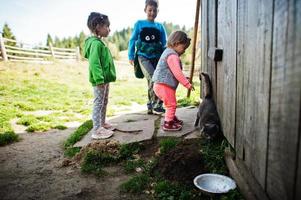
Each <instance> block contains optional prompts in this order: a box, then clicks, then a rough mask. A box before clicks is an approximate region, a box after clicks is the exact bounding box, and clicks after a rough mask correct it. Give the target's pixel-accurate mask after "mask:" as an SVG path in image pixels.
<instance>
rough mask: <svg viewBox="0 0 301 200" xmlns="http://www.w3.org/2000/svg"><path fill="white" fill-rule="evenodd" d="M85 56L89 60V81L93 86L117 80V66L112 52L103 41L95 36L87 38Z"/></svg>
mask: <svg viewBox="0 0 301 200" xmlns="http://www.w3.org/2000/svg"><path fill="white" fill-rule="evenodd" d="M84 54H85V58H87V59H88V60H89V81H90V82H91V84H92V86H96V85H99V84H103V83H109V82H114V81H115V80H116V71H115V65H114V62H113V58H112V55H111V52H110V50H109V49H108V47H107V46H106V45H105V44H104V43H103V41H101V39H99V38H97V37H95V36H91V37H89V38H87V39H86V41H85V47H84Z"/></svg>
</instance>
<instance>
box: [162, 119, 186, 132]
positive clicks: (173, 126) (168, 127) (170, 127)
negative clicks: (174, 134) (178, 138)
mask: <svg viewBox="0 0 301 200" xmlns="http://www.w3.org/2000/svg"><path fill="white" fill-rule="evenodd" d="M181 129H182V125H180V124H177V123H176V122H175V121H173V120H172V121H169V122H167V121H164V124H163V130H164V131H179V130H181Z"/></svg>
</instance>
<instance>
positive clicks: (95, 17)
mask: <svg viewBox="0 0 301 200" xmlns="http://www.w3.org/2000/svg"><path fill="white" fill-rule="evenodd" d="M98 24H99V25H104V24H109V18H108V16H107V15H104V14H101V13H98V12H91V13H90V15H89V17H88V22H87V26H88V28H89V29H90V31H91V32H92V33H96V26H97V25H98Z"/></svg>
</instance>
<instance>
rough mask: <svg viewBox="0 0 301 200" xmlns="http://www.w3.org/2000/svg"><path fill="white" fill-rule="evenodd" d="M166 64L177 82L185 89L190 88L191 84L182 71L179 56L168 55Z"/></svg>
mask: <svg viewBox="0 0 301 200" xmlns="http://www.w3.org/2000/svg"><path fill="white" fill-rule="evenodd" d="M167 64H168V67H169V69H170V71H171V72H172V74H173V75H174V76H175V78H176V79H177V80H178V81H179V83H181V84H182V85H183V86H184V87H186V88H187V89H192V85H191V84H190V83H189V81H188V80H187V78H186V77H185V75H184V74H183V72H182V69H181V65H180V58H179V56H177V55H175V54H172V55H170V56H168V57H167Z"/></svg>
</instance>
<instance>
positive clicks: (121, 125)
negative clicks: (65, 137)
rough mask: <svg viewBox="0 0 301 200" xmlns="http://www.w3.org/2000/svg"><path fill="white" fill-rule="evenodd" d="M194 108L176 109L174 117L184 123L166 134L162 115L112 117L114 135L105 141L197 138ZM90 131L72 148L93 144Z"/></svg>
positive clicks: (195, 109)
mask: <svg viewBox="0 0 301 200" xmlns="http://www.w3.org/2000/svg"><path fill="white" fill-rule="evenodd" d="M197 110H198V109H197V108H196V107H184V108H177V112H176V115H177V117H178V118H179V119H181V120H183V121H184V125H183V128H182V130H181V131H175V132H166V131H163V130H162V124H163V121H164V115H162V116H161V115H147V114H144V113H145V112H146V111H144V112H143V113H141V112H140V113H129V114H122V115H119V116H114V117H112V118H109V119H108V121H109V122H110V123H112V124H113V128H115V130H114V135H113V136H112V137H111V138H109V139H107V140H115V141H117V142H119V143H120V144H128V143H133V142H141V141H146V140H151V139H152V138H154V137H157V138H159V137H183V138H184V139H192V138H199V137H200V134H199V130H198V129H196V128H195V127H194V121H195V119H196V113H197ZM91 134H92V133H91V131H90V132H89V133H88V134H87V135H86V136H85V137H84V138H83V139H82V140H81V141H79V142H77V143H76V144H75V145H74V147H83V146H86V145H87V144H89V143H91V142H93V141H94V140H93V139H92V138H91Z"/></svg>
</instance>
